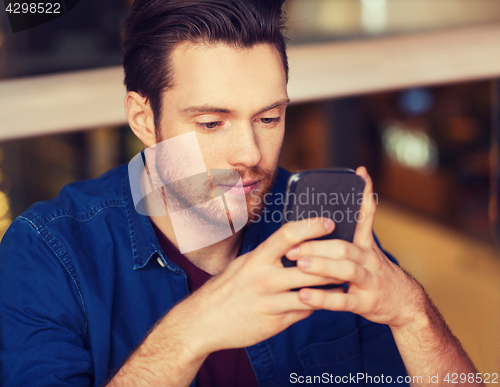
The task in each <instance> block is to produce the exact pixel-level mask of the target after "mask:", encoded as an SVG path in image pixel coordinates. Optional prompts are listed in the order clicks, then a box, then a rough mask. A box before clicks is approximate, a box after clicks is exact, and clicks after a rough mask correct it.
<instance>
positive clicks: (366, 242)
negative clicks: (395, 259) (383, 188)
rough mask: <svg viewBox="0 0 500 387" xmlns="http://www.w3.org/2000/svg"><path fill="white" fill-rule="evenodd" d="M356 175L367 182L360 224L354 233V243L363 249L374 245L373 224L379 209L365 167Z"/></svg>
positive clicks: (359, 218) (359, 169)
mask: <svg viewBox="0 0 500 387" xmlns="http://www.w3.org/2000/svg"><path fill="white" fill-rule="evenodd" d="M356 174H357V175H358V176H361V177H362V178H363V180H364V181H365V189H364V191H363V201H362V203H361V207H360V209H359V216H358V224H357V225H356V231H355V232H354V239H353V242H354V243H355V244H358V245H360V246H363V247H370V246H371V245H373V242H374V240H373V222H374V219H375V211H376V209H377V196H376V195H374V193H373V182H372V179H371V177H370V175H369V174H368V171H367V170H366V168H365V167H359V168H358V169H357V170H356Z"/></svg>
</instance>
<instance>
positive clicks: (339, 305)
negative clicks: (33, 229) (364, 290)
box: [299, 289, 360, 313]
mask: <svg viewBox="0 0 500 387" xmlns="http://www.w3.org/2000/svg"><path fill="white" fill-rule="evenodd" d="M299 298H300V299H301V301H302V302H303V303H305V304H306V305H310V306H312V307H313V308H316V309H328V310H333V311H344V312H353V313H356V311H357V309H358V307H359V302H360V296H359V295H358V294H349V293H344V292H343V291H342V290H341V289H331V290H321V289H300V291H299Z"/></svg>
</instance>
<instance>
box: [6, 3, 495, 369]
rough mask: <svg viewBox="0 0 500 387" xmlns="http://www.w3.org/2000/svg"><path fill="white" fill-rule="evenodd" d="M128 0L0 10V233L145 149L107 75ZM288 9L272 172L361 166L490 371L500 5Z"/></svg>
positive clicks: (379, 226)
mask: <svg viewBox="0 0 500 387" xmlns="http://www.w3.org/2000/svg"><path fill="white" fill-rule="evenodd" d="M130 3H131V1H129V0H104V1H103V0H85V1H81V2H80V3H79V4H78V6H77V7H75V8H74V9H73V10H72V11H71V12H68V13H67V14H66V15H64V16H63V17H60V18H58V19H56V20H53V21H51V22H49V23H47V24H44V25H40V26H38V27H35V28H32V29H29V30H25V31H21V32H18V33H15V34H13V33H12V31H11V29H10V26H9V24H8V20H7V14H6V13H5V12H4V9H2V8H0V22H1V24H0V235H3V233H4V232H5V230H6V229H7V228H8V226H9V225H10V223H11V221H12V219H14V218H15V217H16V216H18V215H20V214H21V213H22V212H23V211H25V210H26V209H27V208H28V207H29V206H30V205H31V204H32V203H34V202H36V201H40V200H46V199H50V198H52V197H54V196H56V195H57V193H58V192H59V190H60V189H61V188H62V187H63V186H64V185H65V184H67V183H70V182H73V181H76V180H81V179H88V178H93V177H97V176H99V175H100V174H102V173H103V172H105V171H107V170H109V169H111V168H113V167H114V166H117V165H119V164H122V163H126V162H128V161H129V160H130V159H131V158H132V157H133V156H134V155H135V154H137V153H138V152H140V150H141V149H142V148H141V144H140V143H139V141H138V140H137V139H136V138H135V137H134V136H133V134H132V132H131V131H130V129H129V128H128V126H126V125H125V117H124V113H123V107H122V103H123V96H124V94H125V92H124V89H123V86H122V84H121V82H122V80H121V69H120V68H119V67H118V66H120V57H121V52H120V23H121V21H122V20H123V19H124V18H125V17H126V15H127V13H128V9H129V6H130ZM286 8H287V14H288V22H287V24H288V28H289V32H288V35H289V38H290V42H289V46H290V66H291V80H290V89H289V92H290V97H291V98H292V101H293V104H292V105H291V106H290V107H289V110H288V113H287V134H286V136H285V144H284V147H283V153H282V159H281V165H282V166H283V167H285V168H287V169H289V170H291V171H297V170H302V169H311V168H323V167H348V168H356V167H357V166H359V165H365V166H367V168H368V170H369V172H370V174H371V175H372V177H373V179H374V181H375V192H376V193H378V197H379V208H378V214H377V218H376V224H375V232H376V233H377V234H378V236H379V239H380V240H381V242H382V245H383V246H384V248H385V249H387V250H388V251H390V252H391V253H392V254H393V255H395V256H396V258H398V259H399V260H400V262H401V265H402V266H404V267H405V268H406V269H408V270H409V271H410V272H411V273H412V274H413V275H414V276H415V277H416V278H417V279H418V280H419V281H420V282H421V283H422V284H423V285H424V287H425V288H426V289H427V291H428V293H429V294H430V295H431V297H432V298H433V300H434V301H435V303H436V305H437V306H438V307H439V309H440V310H441V312H442V314H443V315H444V317H445V318H446V320H447V322H448V323H449V325H450V327H451V329H452V331H453V332H454V333H455V334H456V335H457V337H458V338H459V339H460V340H461V341H462V344H463V346H464V348H465V349H466V351H467V352H468V353H469V354H470V356H471V357H472V359H473V361H474V363H475V364H476V366H477V367H478V369H479V371H480V372H483V373H493V372H499V371H500V329H499V327H500V254H499V250H498V247H497V245H496V242H495V232H494V230H498V215H497V212H498V205H497V199H496V198H497V193H498V190H499V187H498V184H497V182H498V176H499V172H498V157H499V151H498V139H499V134H498V133H499V121H500V119H499V117H500V113H499V111H500V109H499V103H500V102H499V101H500V100H499V92H498V89H499V85H500V83H499V81H498V80H499V79H500V56H499V55H500V46H499V43H500V1H498V0H288V1H287V4H286ZM92 82H95V84H94V83H92ZM89 85H90V86H89ZM91 87H93V88H91ZM65 93H68V94H65ZM66 95H68V97H67V98H66V97H65V96H66ZM75 96H76V97H75ZM110 96H113V97H110ZM101 100H102V101H104V102H102V103H101V102H100V101H101ZM98 103H99V105H98Z"/></svg>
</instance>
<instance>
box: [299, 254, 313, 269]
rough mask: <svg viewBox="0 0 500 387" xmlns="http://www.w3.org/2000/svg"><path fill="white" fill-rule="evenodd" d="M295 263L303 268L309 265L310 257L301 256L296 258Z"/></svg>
mask: <svg viewBox="0 0 500 387" xmlns="http://www.w3.org/2000/svg"><path fill="white" fill-rule="evenodd" d="M297 264H298V265H299V266H300V267H301V268H303V269H307V268H309V267H311V259H310V258H308V257H302V258H300V259H299V260H298V262H297Z"/></svg>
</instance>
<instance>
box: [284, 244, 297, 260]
mask: <svg viewBox="0 0 500 387" xmlns="http://www.w3.org/2000/svg"><path fill="white" fill-rule="evenodd" d="M297 255H299V247H298V246H295V247H293V248H291V249H290V250H289V251H288V253H286V256H287V257H288V258H292V257H296V256H297Z"/></svg>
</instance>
